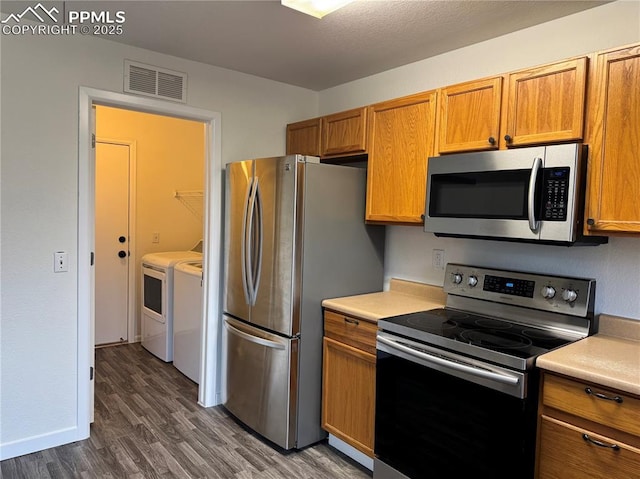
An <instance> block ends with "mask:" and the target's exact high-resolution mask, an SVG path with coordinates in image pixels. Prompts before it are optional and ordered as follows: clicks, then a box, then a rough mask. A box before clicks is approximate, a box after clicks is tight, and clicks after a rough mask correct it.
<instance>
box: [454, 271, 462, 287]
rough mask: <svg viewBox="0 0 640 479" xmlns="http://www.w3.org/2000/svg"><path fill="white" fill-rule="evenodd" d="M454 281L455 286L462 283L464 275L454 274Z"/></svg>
mask: <svg viewBox="0 0 640 479" xmlns="http://www.w3.org/2000/svg"><path fill="white" fill-rule="evenodd" d="M452 281H453V284H460V283H462V275H461V274H460V273H453V278H452Z"/></svg>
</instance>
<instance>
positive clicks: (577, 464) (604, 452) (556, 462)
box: [536, 372, 640, 479]
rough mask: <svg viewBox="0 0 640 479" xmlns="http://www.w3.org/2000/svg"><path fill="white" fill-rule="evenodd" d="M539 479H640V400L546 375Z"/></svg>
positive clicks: (541, 419) (572, 380)
mask: <svg viewBox="0 0 640 479" xmlns="http://www.w3.org/2000/svg"><path fill="white" fill-rule="evenodd" d="M539 413H540V416H539V421H538V449H537V474H536V477H537V478H538V479H578V478H579V479H601V478H612V479H626V478H632V477H640V420H639V418H640V398H638V397H636V396H634V395H631V394H627V393H624V392H621V391H615V390H612V389H609V388H606V387H602V386H599V385H597V384H589V383H587V382H584V381H582V380H578V379H573V378H567V377H563V376H558V375H555V374H551V373H547V372H545V373H543V381H542V394H541V399H540V411H539Z"/></svg>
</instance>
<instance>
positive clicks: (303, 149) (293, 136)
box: [287, 118, 321, 156]
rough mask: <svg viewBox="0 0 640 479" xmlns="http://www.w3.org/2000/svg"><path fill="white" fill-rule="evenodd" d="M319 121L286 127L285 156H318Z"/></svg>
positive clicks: (307, 121)
mask: <svg viewBox="0 0 640 479" xmlns="http://www.w3.org/2000/svg"><path fill="white" fill-rule="evenodd" d="M320 127H321V119H320V118H312V119H311V120H305V121H299V122H297V123H290V124H288V125H287V155H311V156H320V131H321V130H320Z"/></svg>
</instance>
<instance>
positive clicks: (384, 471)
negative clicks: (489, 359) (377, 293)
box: [374, 332, 537, 479]
mask: <svg viewBox="0 0 640 479" xmlns="http://www.w3.org/2000/svg"><path fill="white" fill-rule="evenodd" d="M377 349H378V351H377V364H376V413H375V414H376V422H375V447H374V451H375V456H376V459H375V464H374V478H375V479H386V478H389V479H390V478H392V477H393V478H394V479H395V478H398V477H402V475H404V476H405V477H408V478H421V477H425V476H426V475H428V476H429V477H434V478H446V477H482V476H485V477H491V478H492V479H513V478H516V477H517V478H519V479H526V478H532V477H533V470H534V457H535V454H534V452H535V437H536V408H537V384H535V383H536V380H535V378H534V376H535V375H534V374H532V373H522V372H517V371H510V370H507V369H504V368H499V367H497V366H493V365H489V364H486V363H482V362H480V361H476V360H473V359H469V358H466V357H464V356H460V355H458V354H455V353H451V352H449V351H444V350H440V349H437V348H433V347H430V346H426V345H424V344H421V343H417V342H415V341H411V340H408V339H406V338H400V337H397V336H393V335H389V334H387V333H384V332H380V333H378V344H377ZM517 390H521V394H520V393H517V394H514V393H515V391H517ZM509 391H510V392H509ZM524 396H526V397H524ZM399 474H402V475H399Z"/></svg>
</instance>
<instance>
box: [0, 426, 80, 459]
mask: <svg viewBox="0 0 640 479" xmlns="http://www.w3.org/2000/svg"><path fill="white" fill-rule="evenodd" d="M78 435H79V429H78V428H77V427H71V428H68V429H60V430H59V431H54V432H50V433H47V434H42V435H40V436H32V437H28V438H25V439H18V440H17V441H13V442H7V443H3V444H0V461H4V460H5V459H11V458H14V457H18V456H24V455H25V454H31V453H33V452H38V451H42V450H44V449H49V448H50V447H56V446H62V445H63V444H69V443H70V442H74V441H80V440H83V439H87V437H88V436H87V437H78Z"/></svg>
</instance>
